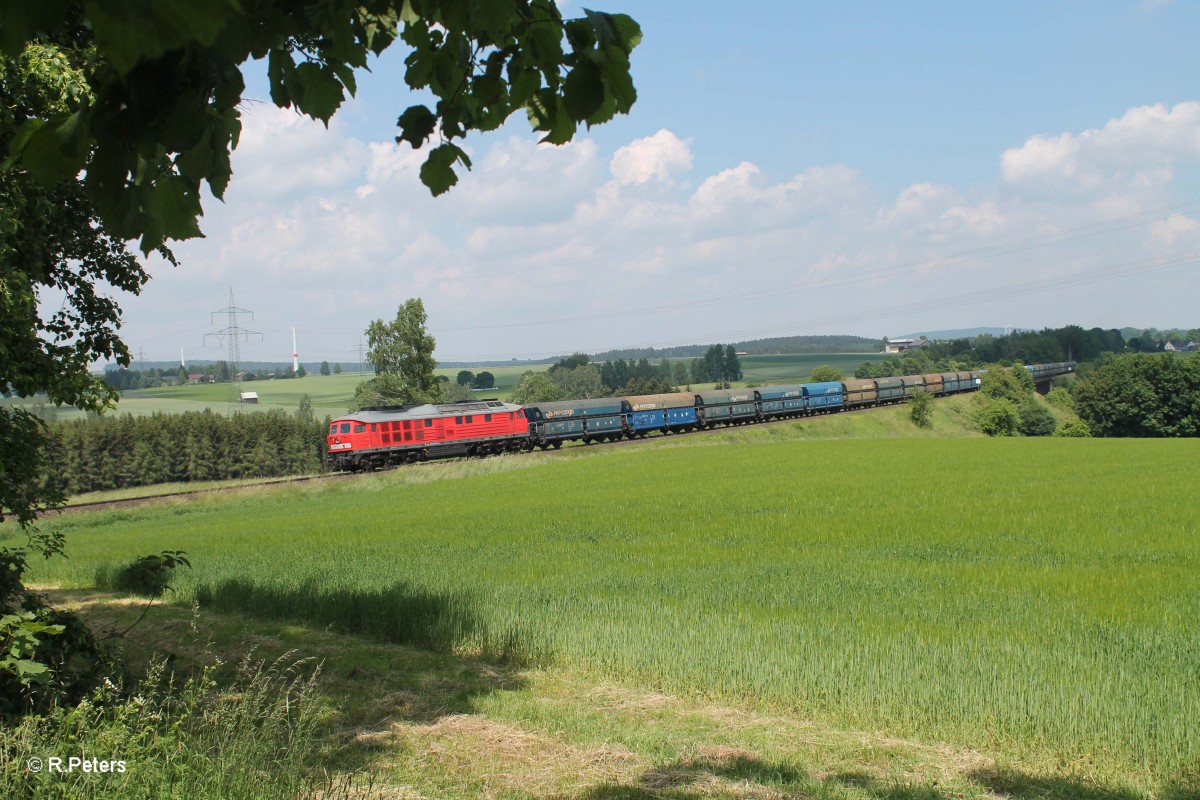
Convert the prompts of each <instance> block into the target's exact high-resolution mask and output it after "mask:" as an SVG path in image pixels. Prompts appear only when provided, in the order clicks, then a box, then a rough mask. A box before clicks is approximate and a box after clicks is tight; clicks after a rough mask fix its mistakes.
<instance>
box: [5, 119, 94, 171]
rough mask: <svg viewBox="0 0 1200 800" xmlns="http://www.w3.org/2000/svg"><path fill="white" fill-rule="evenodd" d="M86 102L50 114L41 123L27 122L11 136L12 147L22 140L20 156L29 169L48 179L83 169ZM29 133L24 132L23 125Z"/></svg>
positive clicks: (85, 144) (85, 153)
mask: <svg viewBox="0 0 1200 800" xmlns="http://www.w3.org/2000/svg"><path fill="white" fill-rule="evenodd" d="M86 110H87V109H86V106H84V107H81V108H80V109H79V110H78V111H76V112H75V113H74V114H71V115H69V116H68V115H58V116H55V117H51V118H50V119H48V120H47V121H46V124H44V125H33V124H30V123H32V122H33V121H32V120H31V121H30V123H27V124H26V126H22V130H21V132H20V133H19V134H18V136H17V137H16V139H14V141H13V144H12V149H14V150H15V148H16V147H17V146H18V142H19V141H20V142H22V143H23V144H22V146H21V154H20V160H21V163H23V164H24V165H25V166H26V168H28V169H29V171H30V172H32V173H34V174H35V175H36V176H38V178H40V179H41V180H42V181H45V182H47V183H54V182H57V181H60V180H65V179H67V178H70V177H72V176H73V175H75V173H77V172H79V170H81V169H83V163H84V159H85V157H86V156H87V142H86V138H85V136H84V124H83V119H84V114H85V112H86ZM26 127H28V130H29V133H28V134H27V135H26V133H25V129H26Z"/></svg>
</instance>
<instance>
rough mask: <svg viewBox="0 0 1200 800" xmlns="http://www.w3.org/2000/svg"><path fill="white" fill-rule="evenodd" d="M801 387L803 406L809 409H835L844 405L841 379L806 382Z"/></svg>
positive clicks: (815, 410)
mask: <svg viewBox="0 0 1200 800" xmlns="http://www.w3.org/2000/svg"><path fill="white" fill-rule="evenodd" d="M803 389H804V407H805V408H806V409H808V410H809V411H813V412H817V411H837V410H839V409H840V408H841V407H842V406H843V405H845V402H846V396H845V394H844V389H843V387H842V382H841V381H824V382H822V383H806V384H804V385H803Z"/></svg>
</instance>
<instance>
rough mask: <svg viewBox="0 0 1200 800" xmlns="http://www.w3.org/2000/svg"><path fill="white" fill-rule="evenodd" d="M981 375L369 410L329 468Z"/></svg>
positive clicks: (336, 440) (803, 408)
mask: <svg viewBox="0 0 1200 800" xmlns="http://www.w3.org/2000/svg"><path fill="white" fill-rule="evenodd" d="M1026 369H1028V370H1029V372H1030V374H1032V375H1033V378H1034V380H1035V381H1041V380H1045V379H1047V378H1050V377H1053V376H1055V375H1063V374H1066V373H1068V372H1073V371H1074V369H1075V362H1074V361H1066V362H1057V363H1054V364H1033V365H1031V366H1027V367H1026ZM982 375H983V373H982V372H981V371H979V370H972V371H963V372H940V373H939V372H934V373H928V374H925V375H905V376H902V377H898V378H869V379H858V378H854V379H847V380H844V381H828V382H822V383H799V384H790V385H783V386H757V387H754V388H746V389H713V390H709V391H697V392H673V393H671V394H652V395H640V396H635V397H603V398H598V399H594V400H562V401H556V402H551V403H530V404H528V405H524V406H520V405H514V404H512V403H503V402H501V401H499V400H474V401H469V402H462V403H438V404H426V405H416V406H390V407H384V408H365V409H363V410H361V411H359V412H357V413H353V414H347V415H346V416H344V417H339V418H338V419H335V420H333V421H332V422H331V423H330V425H329V434H328V437H327V439H326V444H327V445H328V450H327V453H326V466H327V467H328V468H329V469H333V470H350V471H358V470H369V469H383V468H386V467H393V466H398V465H400V464H409V463H414V462H417V461H426V460H429V459H434V458H450V457H454V456H482V455H491V454H494V453H517V452H522V451H528V450H534V449H542V450H545V449H547V448H550V447H562V445H563V443H564V442H570V441H582V442H584V443H591V442H611V441H617V440H620V439H632V438H639V437H644V436H647V435H649V434H651V433H659V434H672V433H685V432H688V431H694V430H702V429H710V428H714V427H717V426H718V425H722V426H724V425H748V424H753V423H759V422H768V421H770V420H775V419H785V418H788V417H799V416H805V415H810V414H828V413H833V412H838V411H846V410H854V409H859V408H870V407H873V406H882V405H888V404H891V403H901V402H904V401H905V400H907V399H908V398H909V397H911V396H912V395H913V393H914V392H916V391H917V390H922V391H925V392H928V393H929V394H931V395H934V396H935V397H940V396H943V395H949V394H957V393H960V392H972V391H975V390H976V389H978V388H979V384H980V380H981V377H982Z"/></svg>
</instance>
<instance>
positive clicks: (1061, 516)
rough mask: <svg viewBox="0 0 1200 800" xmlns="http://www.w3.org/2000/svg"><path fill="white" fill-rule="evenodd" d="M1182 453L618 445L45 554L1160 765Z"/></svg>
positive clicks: (110, 532)
mask: <svg viewBox="0 0 1200 800" xmlns="http://www.w3.org/2000/svg"><path fill="white" fill-rule="evenodd" d="M1197 464H1200V447H1198V446H1197V444H1196V443H1195V442H1187V441H1101V440H1034V439H1018V440H1011V441H991V440H948V441H947V440H909V441H886V440H885V441H875V442H822V441H812V442H802V443H778V444H776V443H762V444H756V445H753V446H743V447H711V446H705V447H680V448H675V449H656V450H653V451H647V452H637V453H627V452H619V451H612V450H610V451H606V456H605V457H600V458H582V459H576V460H559V462H558V463H554V464H549V463H541V464H536V465H534V466H529V467H527V468H524V469H517V470H512V471H500V472H496V473H493V474H479V475H474V476H471V477H466V478H461V479H456V478H448V479H446V480H443V481H429V482H425V483H413V482H411V479H410V478H409V477H407V476H406V473H403V472H400V473H396V474H393V475H390V476H384V477H381V478H375V479H369V480H365V481H360V482H352V483H351V484H350V485H338V486H333V487H324V488H303V489H302V488H290V489H280V490H271V491H269V492H268V491H264V492H262V493H260V494H258V495H255V496H252V497H245V498H242V499H239V500H236V501H233V502H220V501H205V502H199V503H194V504H191V505H189V506H180V507H169V508H163V509H150V508H146V509H139V510H133V511H123V512H115V513H107V514H94V515H86V516H84V515H80V516H76V517H70V518H63V519H62V521H61V523H60V527H62V528H63V530H64V531H65V532H66V533H67V537H68V541H69V542H70V555H71V559H70V560H69V561H67V562H58V563H55V562H51V563H50V564H47V565H44V569H42V570H41V571H40V576H39V577H40V578H41V579H42V580H54V581H59V582H64V583H67V584H71V585H90V584H91V583H92V581H93V580H94V576H95V574H96V570H97V568H99V567H102V566H103V565H105V564H113V563H123V562H124V561H127V560H128V559H129V558H130V557H131V556H133V555H135V554H139V553H145V552H151V551H154V550H156V549H162V548H164V547H169V548H172V549H175V548H178V549H183V550H186V551H187V552H188V554H189V556H190V557H191V558H192V561H193V564H194V565H195V568H194V570H193V572H192V573H191V576H190V579H189V580H190V582H189V583H185V584H184V585H183V586H182V587H181V588H182V593H181V599H183V600H187V599H190V598H192V597H198V598H199V599H200V600H201V602H202V604H205V605H209V606H212V607H216V608H223V609H233V610H238V611H241V612H243V613H247V614H252V615H261V616H266V617H280V618H288V617H292V618H297V619H303V620H306V621H310V622H319V623H322V624H327V625H332V626H334V627H335V628H336V629H340V630H347V631H355V632H360V633H363V634H366V635H371V636H378V637H381V638H387V639H390V640H395V641H411V642H416V643H420V644H423V645H426V646H434V647H440V648H447V649H462V650H475V651H487V652H490V653H493V654H502V655H510V656H513V657H519V658H524V659H534V660H545V661H553V662H559V663H565V664H569V665H572V666H575V667H578V668H582V669H585V670H590V671H594V672H595V673H597V674H598V675H612V676H617V677H619V678H622V679H630V680H639V681H643V682H646V683H649V684H653V685H656V686H662V687H665V688H668V689H671V690H677V691H698V692H704V693H712V694H720V695H725V696H736V697H740V698H746V699H749V700H751V701H753V702H758V703H764V704H767V705H771V706H776V707H783V708H788V709H793V710H796V711H798V712H800V713H803V714H810V715H815V716H818V717H820V718H822V719H827V720H830V721H833V722H836V723H838V724H845V725H850V726H854V727H857V728H868V729H872V730H887V731H889V732H892V733H894V734H897V735H912V736H920V737H926V738H934V739H940V740H947V741H951V742H955V743H960V744H964V745H967V746H976V747H988V748H993V749H995V750H997V751H999V752H1002V753H1008V754H1012V755H1036V757H1038V758H1039V759H1043V758H1048V759H1051V760H1052V761H1055V762H1056V763H1064V764H1067V763H1073V764H1079V763H1084V764H1095V765H1098V766H1096V769H1100V770H1109V769H1111V770H1119V771H1126V772H1128V771H1132V772H1133V773H1135V774H1137V775H1140V776H1143V777H1144V778H1145V779H1146V780H1147V781H1151V782H1154V783H1158V784H1162V783H1163V782H1165V781H1169V780H1171V779H1172V777H1173V776H1175V775H1176V774H1178V773H1179V772H1180V771H1181V770H1185V769H1187V768H1188V765H1189V764H1194V763H1196V762H1197V761H1198V760H1200V731H1198V730H1197V726H1196V725H1195V720H1196V719H1200V673H1197V664H1200V626H1197V624H1196V620H1197V619H1200V537H1198V530H1200V507H1198V506H1197V504H1196V503H1195V502H1194V495H1195V485H1196V477H1197V467H1196V465H1197ZM445 469H447V470H454V469H459V468H458V467H456V466H455V465H446V466H445ZM422 474H423V475H425V476H426V478H425V480H427V478H428V476H429V475H431V474H436V473H431V472H429V471H424V472H423V473H422Z"/></svg>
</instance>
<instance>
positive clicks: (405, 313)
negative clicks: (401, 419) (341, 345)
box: [354, 297, 445, 408]
mask: <svg viewBox="0 0 1200 800" xmlns="http://www.w3.org/2000/svg"><path fill="white" fill-rule="evenodd" d="M425 322H426V316H425V304H424V303H422V302H421V299H420V298H419V297H414V298H410V299H408V300H405V301H404V304H403V305H402V306H400V308H398V309H397V310H396V318H395V319H394V320H392V321H391V322H384V321H383V320H381V319H377V320H374V321H373V322H372V323H371V324H370V325H368V326H367V344H368V346H369V349H368V350H367V362H368V363H369V364H370V365H371V366H372V367H373V368H374V370H375V376H376V377H375V378H373V379H372V380H369V381H365V382H364V383H361V384H359V386H358V388H357V389H355V393H354V396H355V401H356V404H357V405H358V407H359V408H364V407H367V406H373V405H406V404H413V403H437V402H440V401H441V400H443V399H444V398H445V395H444V393H443V390H442V382H441V381H439V380H438V378H437V375H435V374H434V369H436V368H437V361H435V360H434V358H433V349H434V347H435V345H436V342H435V341H434V338H433V337H432V336H430V335H429V333H428V332H427V331H426V330H425Z"/></svg>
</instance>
